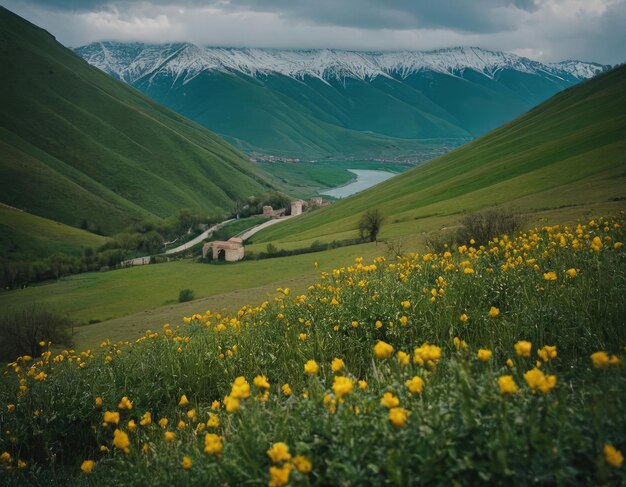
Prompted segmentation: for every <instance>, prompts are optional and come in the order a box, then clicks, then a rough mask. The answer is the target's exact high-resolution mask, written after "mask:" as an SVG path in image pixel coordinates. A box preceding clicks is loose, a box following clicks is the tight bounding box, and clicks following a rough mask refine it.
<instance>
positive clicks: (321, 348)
mask: <svg viewBox="0 0 626 487" xmlns="http://www.w3.org/2000/svg"><path fill="white" fill-rule="evenodd" d="M623 224H624V218H623V215H621V216H619V217H617V218H597V219H595V220H592V221H589V222H586V223H584V224H579V225H576V226H572V227H567V226H551V227H543V228H534V229H531V230H527V231H525V232H522V233H520V234H518V235H513V236H505V235H503V236H500V237H499V238H495V239H493V240H491V241H489V242H475V241H474V240H470V241H468V242H466V243H465V244H463V245H460V246H455V247H454V248H452V247H450V248H446V249H445V250H444V251H443V252H441V253H425V254H418V253H411V254H409V255H402V256H397V257H396V258H384V257H379V258H376V259H374V260H373V261H371V262H364V261H363V259H360V258H357V259H356V260H355V261H354V262H353V263H352V264H351V265H347V266H346V267H343V268H338V269H334V270H332V271H331V272H321V274H320V277H319V280H318V282H317V283H316V284H314V285H312V286H311V287H310V288H309V289H308V292H306V293H305V294H302V295H297V294H296V293H292V292H291V291H290V290H289V289H278V290H277V293H276V296H275V298H274V299H273V300H272V301H268V302H264V303H262V304H260V305H259V306H250V305H246V306H242V307H241V308H240V309H239V310H238V311H236V312H234V313H232V314H222V313H216V312H211V311H201V310H198V311H199V312H198V314H195V315H193V316H188V317H184V318H182V320H181V322H180V323H172V324H164V325H163V326H160V327H159V328H158V329H156V330H153V331H147V332H146V333H145V335H143V336H142V337H141V338H139V339H137V340H136V341H133V342H115V341H106V342H103V343H102V344H101V346H100V349H99V350H86V351H74V350H59V349H56V348H55V346H54V344H50V343H41V344H40V345H41V347H42V350H41V352H42V353H41V355H40V356H37V357H30V356H22V357H19V358H17V359H16V360H15V361H14V362H12V363H10V364H9V365H8V366H7V367H6V368H5V370H4V371H3V375H2V377H1V378H0V477H1V478H0V483H1V484H3V485H25V484H34V485H48V484H58V483H68V484H69V483H71V484H72V485H231V486H235V485H244V484H245V485H269V486H270V487H272V486H274V487H277V486H283V485H402V486H404V485H426V484H428V485H476V484H500V485H504V484H506V485H527V484H550V485H623V484H624V483H626V466H624V464H623V455H624V452H626V414H624V412H625V411H626V368H625V365H624V352H625V348H624V347H625V346H626V327H625V323H626V300H625V298H624V297H625V296H626V253H625V251H624V246H623V242H624V232H623ZM312 265H313V263H312Z"/></svg>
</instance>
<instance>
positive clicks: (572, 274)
mask: <svg viewBox="0 0 626 487" xmlns="http://www.w3.org/2000/svg"><path fill="white" fill-rule="evenodd" d="M565 274H566V275H567V277H576V276H577V275H578V271H577V270H576V269H574V268H572V269H567V270H566V271H565Z"/></svg>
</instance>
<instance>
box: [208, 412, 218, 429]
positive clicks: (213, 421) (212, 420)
mask: <svg viewBox="0 0 626 487" xmlns="http://www.w3.org/2000/svg"><path fill="white" fill-rule="evenodd" d="M206 425H207V428H219V426H220V417H219V416H218V415H217V414H213V413H211V414H210V415H209V419H208V421H207V422H206Z"/></svg>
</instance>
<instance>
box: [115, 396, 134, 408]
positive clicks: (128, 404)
mask: <svg viewBox="0 0 626 487" xmlns="http://www.w3.org/2000/svg"><path fill="white" fill-rule="evenodd" d="M132 408H133V403H132V402H131V401H130V399H128V398H127V397H126V396H124V397H123V398H122V400H121V401H120V403H119V404H118V405H117V409H128V410H131V409H132Z"/></svg>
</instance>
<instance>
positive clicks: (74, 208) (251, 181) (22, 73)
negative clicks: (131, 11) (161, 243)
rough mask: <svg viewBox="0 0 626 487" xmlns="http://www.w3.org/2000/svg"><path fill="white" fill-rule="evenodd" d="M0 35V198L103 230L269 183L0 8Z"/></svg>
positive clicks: (215, 141)
mask: <svg viewBox="0 0 626 487" xmlns="http://www.w3.org/2000/svg"><path fill="white" fill-rule="evenodd" d="M0 40H1V42H0V46H1V47H0V62H1V63H2V66H3V76H2V77H0V104H1V105H2V111H1V112H0V154H1V155H2V157H1V158H0V175H1V178H0V181H1V182H0V193H1V194H2V200H3V202H4V203H7V204H10V205H12V206H16V207H19V208H23V209H26V210H28V211H29V212H31V213H34V214H38V215H41V216H44V217H46V218H51V219H55V220H59V221H62V222H64V223H67V224H70V225H78V224H79V223H80V221H81V220H82V219H86V220H88V221H89V222H90V223H95V224H98V225H100V226H101V227H102V228H103V229H104V230H105V231H109V232H110V231H114V230H118V229H120V228H122V227H123V226H125V225H127V224H128V223H129V222H131V221H133V220H136V219H142V218H145V217H150V216H156V217H163V216H167V215H170V214H173V213H175V212H176V211H177V210H178V209H180V208H183V207H189V208H195V209H203V210H211V209H213V208H216V207H221V208H224V209H225V208H229V207H230V206H231V204H232V200H234V199H236V198H245V197H247V196H249V195H251V194H254V193H260V192H262V191H263V190H264V189H266V188H267V187H268V186H270V185H272V183H270V182H269V178H268V176H267V175H264V174H263V173H262V172H260V171H259V170H258V169H257V168H256V167H254V165H252V164H250V163H249V162H248V161H247V160H246V159H245V157H244V156H243V155H242V154H240V153H239V152H237V151H236V150H235V149H234V148H232V147H230V146H228V145H227V144H226V143H225V142H224V141H223V140H221V139H220V138H219V137H217V136H216V135H214V134H212V133H210V132H208V131H207V130H205V129H203V128H201V127H200V126H198V125H196V124H195V123H192V122H190V121H188V120H186V119H184V118H183V117H181V116H179V115H177V114H175V113H174V112H172V111H170V110H169V109H166V108H164V107H161V106H159V105H158V104H156V103H154V102H153V101H151V100H149V99H148V98H146V97H145V96H143V95H141V94H140V93H139V92H137V91H136V90H134V89H133V88H131V87H129V86H127V85H125V84H123V83H121V82H118V81H115V80H113V79H111V78H110V77H109V76H107V75H105V74H104V73H102V72H101V71H99V70H97V69H95V68H93V67H91V66H89V65H88V64H87V63H86V62H84V61H83V60H81V59H80V58H79V57H78V56H77V55H76V54H74V53H73V52H71V51H70V50H68V49H66V48H64V47H63V46H62V45H61V44H59V43H58V42H56V41H55V40H54V38H53V37H52V36H51V35H50V34H48V33H47V32H45V31H43V30H41V29H38V28H36V27H35V26H33V25H32V24H29V23H28V22H26V21H24V20H23V19H21V18H19V17H17V16H15V15H14V14H12V13H11V12H9V11H8V10H6V9H0ZM77 201H80V205H77V204H76V202H77Z"/></svg>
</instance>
